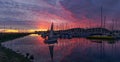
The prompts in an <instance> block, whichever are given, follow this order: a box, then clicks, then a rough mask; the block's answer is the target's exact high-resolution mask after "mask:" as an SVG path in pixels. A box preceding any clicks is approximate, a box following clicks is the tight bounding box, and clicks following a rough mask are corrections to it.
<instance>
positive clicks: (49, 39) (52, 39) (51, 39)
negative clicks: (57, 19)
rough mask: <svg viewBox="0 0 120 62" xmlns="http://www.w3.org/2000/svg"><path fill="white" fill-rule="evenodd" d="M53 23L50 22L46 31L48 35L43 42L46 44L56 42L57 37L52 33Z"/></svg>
mask: <svg viewBox="0 0 120 62" xmlns="http://www.w3.org/2000/svg"><path fill="white" fill-rule="evenodd" d="M53 27H54V25H53V23H52V24H51V29H50V31H49V33H48V37H47V38H46V39H45V41H44V42H45V43H47V44H53V43H57V37H56V36H55V35H54V29H53Z"/></svg>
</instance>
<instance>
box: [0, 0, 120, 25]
mask: <svg viewBox="0 0 120 62" xmlns="http://www.w3.org/2000/svg"><path fill="white" fill-rule="evenodd" d="M101 6H103V14H104V15H105V16H107V17H108V19H107V20H110V19H112V18H119V17H120V16H119V14H120V0H0V24H1V25H2V23H3V22H2V21H5V22H6V25H8V26H10V25H14V26H15V25H16V26H20V25H21V26H23V27H25V26H31V27H32V26H33V27H34V25H30V24H29V23H28V22H27V23H26V21H32V22H34V21H37V22H40V23H42V21H48V22H50V20H54V21H55V22H64V21H65V22H71V21H89V20H94V21H99V20H100V7H101ZM9 21H12V22H10V23H8V22H9ZM13 21H17V22H13ZM19 21H21V22H19ZM18 22H19V23H18Z"/></svg>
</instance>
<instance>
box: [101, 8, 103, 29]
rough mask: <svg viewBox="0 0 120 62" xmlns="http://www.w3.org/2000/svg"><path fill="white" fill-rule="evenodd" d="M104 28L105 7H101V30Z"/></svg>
mask: <svg viewBox="0 0 120 62" xmlns="http://www.w3.org/2000/svg"><path fill="white" fill-rule="evenodd" d="M102 26H103V7H102V6H101V28H102Z"/></svg>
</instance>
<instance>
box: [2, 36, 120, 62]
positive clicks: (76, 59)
mask: <svg viewBox="0 0 120 62" xmlns="http://www.w3.org/2000/svg"><path fill="white" fill-rule="evenodd" d="M43 41H44V39H43V38H41V37H40V36H39V35H35V34H32V35H29V36H26V37H23V38H19V39H15V40H12V41H8V42H4V43H2V45H3V46H5V47H7V48H10V49H12V50H13V51H16V52H18V53H21V54H22V55H25V54H26V53H30V55H33V56H34V62H51V58H50V52H49V47H48V46H49V45H47V44H45V43H44V42H43ZM54 62H120V42H119V41H103V42H102V41H98V40H88V39H84V38H73V39H58V43H56V44H54Z"/></svg>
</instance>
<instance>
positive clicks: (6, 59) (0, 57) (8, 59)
mask: <svg viewBox="0 0 120 62" xmlns="http://www.w3.org/2000/svg"><path fill="white" fill-rule="evenodd" d="M29 34H30V33H0V43H2V42H6V41H9V40H13V39H16V38H20V37H23V36H27V35H29ZM0 62H30V60H29V59H27V58H25V57H24V56H23V55H20V54H18V53H16V52H14V51H12V50H11V49H7V48H5V47H2V46H1V45H0Z"/></svg>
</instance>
